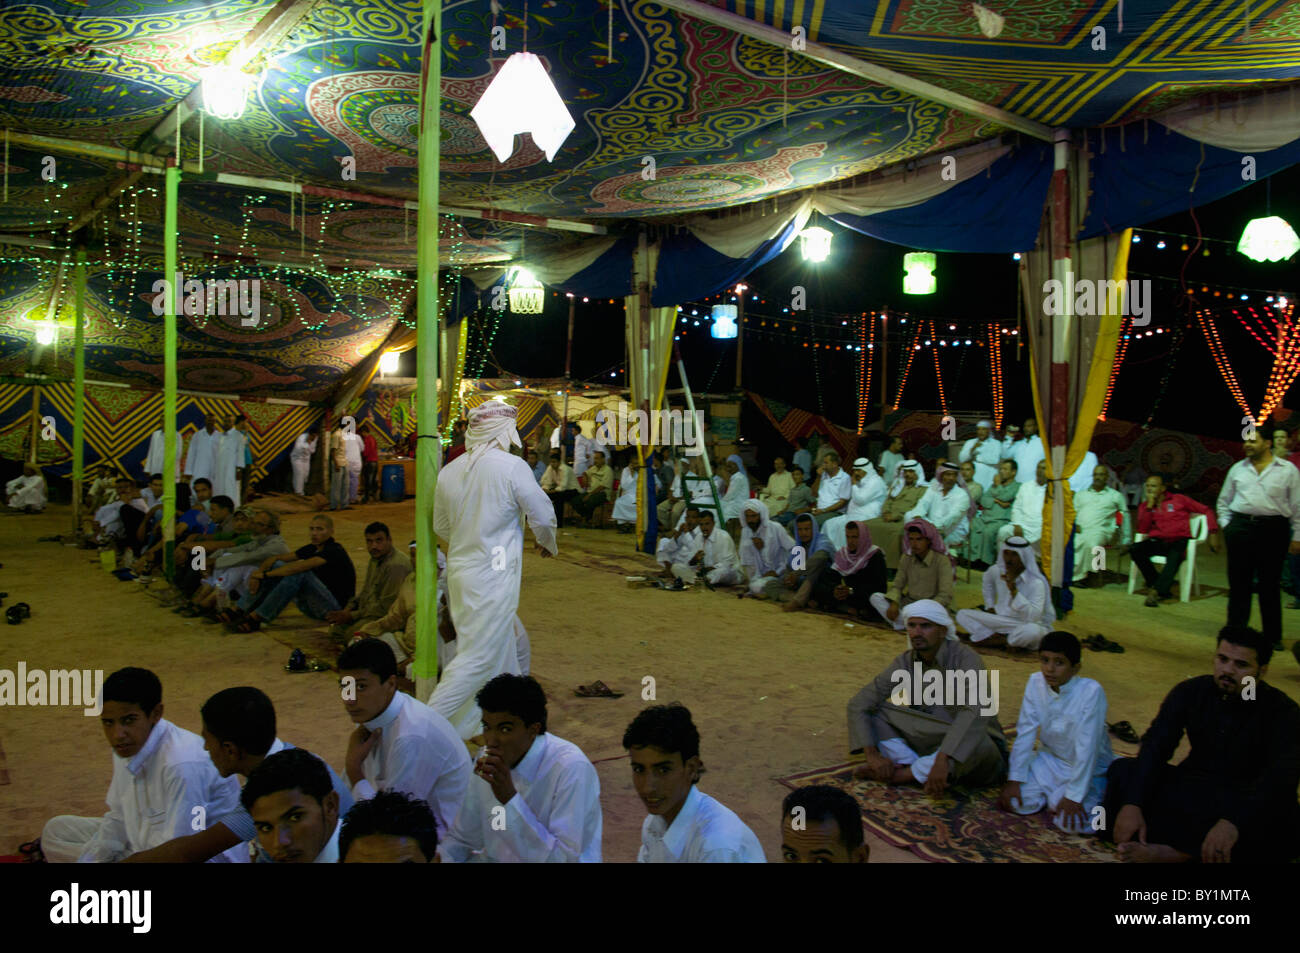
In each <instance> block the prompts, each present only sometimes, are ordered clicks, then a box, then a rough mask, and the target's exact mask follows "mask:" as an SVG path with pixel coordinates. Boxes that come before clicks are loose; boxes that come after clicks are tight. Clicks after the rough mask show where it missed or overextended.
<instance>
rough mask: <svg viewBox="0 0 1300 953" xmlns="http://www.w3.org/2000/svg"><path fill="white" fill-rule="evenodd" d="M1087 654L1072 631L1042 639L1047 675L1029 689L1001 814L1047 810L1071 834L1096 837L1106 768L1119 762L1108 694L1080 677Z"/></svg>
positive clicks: (1041, 674) (1000, 800)
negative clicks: (1108, 717)
mask: <svg viewBox="0 0 1300 953" xmlns="http://www.w3.org/2000/svg"><path fill="white" fill-rule="evenodd" d="M1080 651H1081V650H1080V647H1079V640H1078V639H1077V638H1075V637H1074V636H1073V635H1071V634H1070V633H1069V632H1049V633H1047V635H1045V636H1043V641H1042V642H1041V643H1040V644H1039V646H1038V656H1039V660H1040V662H1041V669H1040V671H1037V672H1034V673H1033V674H1032V675H1030V676H1029V681H1028V683H1027V684H1026V685H1025V695H1024V699H1023V700H1022V701H1021V702H1020V716H1019V718H1017V720H1016V740H1015V743H1014V744H1013V745H1012V746H1011V764H1010V767H1009V768H1008V769H1007V783H1006V784H1004V785H1003V786H1002V794H1001V796H1000V797H999V798H998V805H999V806H1000V807H1001V808H1002V810H1004V811H1014V812H1015V813H1017V814H1037V813H1038V812H1039V811H1041V810H1042V809H1043V808H1044V807H1046V808H1047V809H1048V810H1049V811H1050V812H1051V813H1052V823H1053V824H1055V825H1056V826H1057V827H1059V828H1060V829H1061V830H1063V831H1068V832H1069V833H1071V834H1089V833H1091V832H1092V830H1093V826H1092V815H1093V809H1094V808H1096V807H1097V805H1098V804H1100V803H1101V797H1102V794H1103V793H1104V792H1105V790H1106V769H1107V768H1109V767H1110V763H1111V762H1112V761H1114V760H1115V753H1114V752H1113V751H1111V748H1110V734H1109V733H1108V732H1107V730H1106V692H1105V690H1103V689H1102V687H1101V684H1100V683H1099V682H1097V681H1095V680H1093V679H1091V678H1083V677H1081V676H1080V675H1079V665H1080V661H1079V656H1080ZM1035 740H1037V741H1038V742H1039V748H1038V751H1037V752H1035V751H1034V741H1035Z"/></svg>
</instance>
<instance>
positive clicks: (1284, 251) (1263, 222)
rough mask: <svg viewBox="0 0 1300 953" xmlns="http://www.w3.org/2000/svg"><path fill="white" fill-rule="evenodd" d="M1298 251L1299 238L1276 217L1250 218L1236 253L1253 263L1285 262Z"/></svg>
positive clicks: (1293, 230) (1285, 223) (1284, 221)
mask: <svg viewBox="0 0 1300 953" xmlns="http://www.w3.org/2000/svg"><path fill="white" fill-rule="evenodd" d="M1297 250H1300V238H1297V237H1296V233H1295V229H1294V228H1292V227H1291V226H1290V225H1288V224H1287V222H1286V219H1284V218H1282V217H1280V216H1278V215H1270V216H1269V217H1268V218H1252V219H1251V220H1250V221H1249V222H1247V223H1246V229H1245V231H1243V232H1242V233H1241V241H1239V242H1237V251H1239V252H1241V253H1242V254H1243V255H1245V256H1246V257H1247V258H1249V259H1251V260H1253V261H1285V260H1286V259H1288V258H1290V257H1291V256H1292V255H1294V254H1295V253H1296V251H1297Z"/></svg>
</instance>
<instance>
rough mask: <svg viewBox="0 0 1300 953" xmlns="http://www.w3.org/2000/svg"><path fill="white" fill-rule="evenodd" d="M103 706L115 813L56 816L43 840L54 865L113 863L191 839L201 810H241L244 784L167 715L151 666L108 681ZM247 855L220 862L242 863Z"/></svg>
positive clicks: (210, 813)
mask: <svg viewBox="0 0 1300 953" xmlns="http://www.w3.org/2000/svg"><path fill="white" fill-rule="evenodd" d="M100 702H101V703H102V711H101V712H100V716H99V720H100V724H101V725H102V726H103V729H104V737H105V738H107V739H108V743H109V746H110V747H111V748H112V749H113V781H112V783H111V784H110V785H109V788H108V798H107V800H108V813H107V814H105V815H104V816H103V817H72V816H70V815H66V814H65V815H61V816H59V817H54V818H51V819H50V820H49V821H48V822H47V823H46V825H45V830H44V831H43V832H42V834H41V840H40V847H41V851H42V852H43V853H44V854H45V858H46V860H48V861H49V862H50V863H73V862H81V863H112V862H115V861H119V860H122V859H123V858H124V857H126V856H128V855H129V854H133V853H135V852H136V851H142V850H148V849H149V848H151V847H158V846H159V845H161V844H163V843H165V842H167V841H169V840H171V839H172V838H173V837H180V836H182V835H184V834H189V833H190V832H191V831H192V830H193V828H192V827H191V825H192V824H193V821H194V817H195V808H202V810H203V814H204V816H205V817H223V816H225V815H226V814H229V813H230V812H231V811H233V810H234V809H235V807H236V806H237V805H238V802H239V783H238V782H237V781H235V780H233V779H231V778H221V777H219V776H218V775H217V770H216V768H214V767H213V765H212V761H211V760H210V759H209V758H208V756H207V754H206V753H205V752H204V750H203V739H202V738H200V737H199V736H198V735H196V734H195V733H194V732H192V731H186V730H185V729H184V728H180V727H178V726H176V725H174V724H172V723H171V722H170V721H168V720H167V719H165V718H163V703H162V683H161V682H160V681H158V676H157V675H155V674H154V673H153V672H151V671H149V670H148V669H143V668H122V669H118V670H117V671H116V672H114V673H113V674H112V675H110V676H108V678H106V679H104V684H103V687H102V689H101V690H100ZM239 850H240V848H233V850H232V851H230V852H227V853H224V854H219V855H217V856H216V857H213V858H212V859H213V860H214V861H220V862H226V863H230V862H238V861H239V860H240V859H241V858H240V856H239ZM245 856H246V855H245Z"/></svg>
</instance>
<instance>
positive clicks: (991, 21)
mask: <svg viewBox="0 0 1300 953" xmlns="http://www.w3.org/2000/svg"><path fill="white" fill-rule="evenodd" d="M971 9H972V10H973V11H974V12H975V20H976V22H978V23H979V28H980V32H981V33H983V34H984V35H985V36H987V37H988V38H989V39H990V40H991V39H993V38H994V37H996V36H997V35H998V34H1000V33H1001V32H1002V27H1003V26H1004V25H1005V23H1006V20H1005V19H1004V18H1003V17H1002V16H1001V15H999V14H997V13H994V12H993V11H992V10H990V9H989V8H988V7H984V6H980V4H978V3H972V4H971Z"/></svg>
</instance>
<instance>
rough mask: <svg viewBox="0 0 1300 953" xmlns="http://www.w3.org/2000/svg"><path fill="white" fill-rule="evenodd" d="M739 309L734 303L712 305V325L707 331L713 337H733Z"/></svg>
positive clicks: (735, 331) (735, 332) (736, 328)
mask: <svg viewBox="0 0 1300 953" xmlns="http://www.w3.org/2000/svg"><path fill="white" fill-rule="evenodd" d="M738 314H739V310H738V309H737V307H736V306H735V305H734V304H715V305H714V306H713V325H712V327H710V328H709V333H710V334H712V335H713V336H714V337H715V338H734V337H735V336H736V334H737V330H738V325H737V324H736V318H737V316H738Z"/></svg>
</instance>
